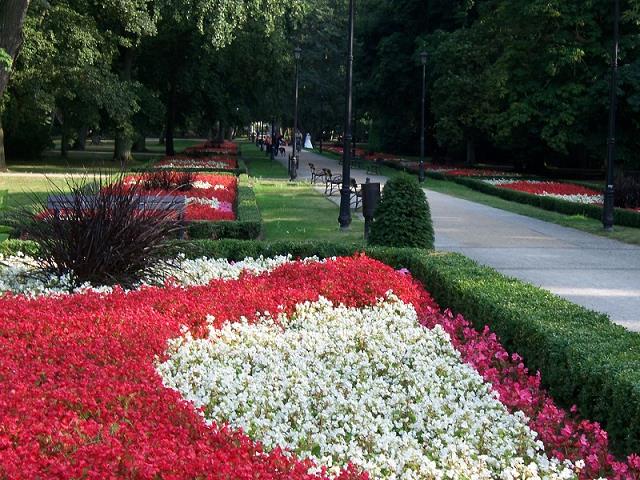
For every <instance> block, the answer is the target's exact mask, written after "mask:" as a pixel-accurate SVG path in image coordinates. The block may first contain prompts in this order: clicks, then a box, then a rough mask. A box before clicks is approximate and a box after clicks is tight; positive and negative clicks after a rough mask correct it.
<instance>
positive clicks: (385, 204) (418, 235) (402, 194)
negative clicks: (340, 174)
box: [369, 175, 433, 248]
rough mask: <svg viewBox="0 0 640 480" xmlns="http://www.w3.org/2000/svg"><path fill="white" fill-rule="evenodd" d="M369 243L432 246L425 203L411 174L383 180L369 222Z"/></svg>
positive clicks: (422, 193)
mask: <svg viewBox="0 0 640 480" xmlns="http://www.w3.org/2000/svg"><path fill="white" fill-rule="evenodd" d="M369 243H370V244H371V245H381V246H387V247H418V248H433V225H432V223H431V212H430V210H429V203H428V202H427V197H426V196H425V194H424V192H423V191H422V189H421V188H420V184H419V183H418V181H417V180H416V179H415V178H414V177H411V176H409V175H400V176H398V177H396V178H393V179H391V180H389V181H388V182H387V184H386V185H385V187H384V190H383V192H382V199H381V200H380V204H379V205H378V208H377V210H376V213H375V218H374V221H373V224H372V225H371V234H370V235H369Z"/></svg>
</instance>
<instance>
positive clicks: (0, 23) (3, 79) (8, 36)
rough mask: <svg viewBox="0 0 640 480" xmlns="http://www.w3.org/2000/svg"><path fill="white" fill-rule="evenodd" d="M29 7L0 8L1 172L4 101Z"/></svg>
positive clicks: (25, 0)
mask: <svg viewBox="0 0 640 480" xmlns="http://www.w3.org/2000/svg"><path fill="white" fill-rule="evenodd" d="M28 7H29V0H5V1H4V2H2V5H1V6H0V170H6V168H7V164H6V159H5V155H4V130H3V128H2V120H1V116H2V115H1V114H2V110H3V108H2V99H3V96H4V91H5V89H6V88H7V83H8V82H9V73H10V71H11V67H12V64H13V61H14V60H15V58H16V56H17V54H18V51H19V50H20V46H21V45H22V25H23V24H24V19H25V16H26V14H27V8H28Z"/></svg>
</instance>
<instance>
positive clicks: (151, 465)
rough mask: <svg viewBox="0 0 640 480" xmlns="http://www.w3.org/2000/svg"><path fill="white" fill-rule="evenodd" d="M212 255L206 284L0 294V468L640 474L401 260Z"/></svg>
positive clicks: (207, 474)
mask: <svg viewBox="0 0 640 480" xmlns="http://www.w3.org/2000/svg"><path fill="white" fill-rule="evenodd" d="M197 262H199V263H197ZM209 262H210V261H208V260H204V259H200V260H197V261H196V263H192V264H189V267H185V268H186V269H187V270H189V271H192V272H193V273H194V274H195V275H196V276H197V272H198V271H199V270H202V271H208V272H217V273H215V274H212V275H210V277H209V280H211V279H212V281H211V283H209V284H207V285H203V286H184V285H172V284H169V285H167V286H166V287H165V288H155V287H143V288H142V289H140V290H138V291H132V292H128V293H126V292H123V291H121V290H119V289H115V290H114V291H112V292H110V293H97V292H92V291H88V292H84V293H79V294H75V295H66V296H58V297H46V296H45V297H39V298H37V299H27V298H24V297H20V296H17V297H16V296H12V295H5V296H4V297H0V352H1V353H0V358H2V360H3V362H2V365H3V370H2V371H1V374H0V387H1V388H0V411H2V412H3V415H4V418H3V422H2V423H0V478H4V477H6V478H14V477H21V478H36V477H37V478H59V477H65V478H70V477H83V476H85V477H87V478H105V477H109V478H132V477H136V478H156V477H158V478H160V477H161V478H199V477H202V478H229V477H232V478H256V477H259V478H288V479H292V478H325V477H327V476H338V477H339V478H366V473H363V472H362V471H361V470H362V469H365V470H366V471H367V472H369V473H370V474H371V475H372V477H373V478H395V477H394V475H395V473H397V472H400V473H401V474H402V476H403V478H416V477H420V478H470V477H473V478H505V479H507V478H532V479H533V478H558V479H560V478H574V477H575V476H576V475H579V476H580V478H585V479H586V478H597V477H598V476H608V477H610V478H619V479H622V478H639V477H638V465H637V464H638V463H639V462H638V461H637V458H636V457H634V456H632V457H630V458H629V460H628V462H627V463H621V462H615V461H614V459H613V457H611V456H609V455H608V453H607V438H606V433H604V432H603V431H602V430H601V429H600V428H599V427H598V426H597V424H593V423H590V422H585V421H582V422H580V421H578V419H577V417H575V416H574V415H573V414H571V413H570V412H564V411H562V410H560V409H558V408H557V407H556V406H555V405H554V404H553V402H552V400H551V399H550V398H549V397H548V395H547V394H546V393H545V392H544V391H543V390H541V389H540V378H539V376H535V375H533V376H532V375H529V373H528V372H527V371H526V369H524V367H523V366H522V364H521V359H520V358H519V357H518V356H515V355H511V356H510V355H508V354H507V352H506V351H505V350H504V348H502V346H501V345H500V344H499V342H498V340H497V338H496V337H495V335H493V334H491V332H490V331H488V330H484V331H483V332H477V331H475V330H473V329H472V328H471V327H470V325H469V324H468V323H467V322H466V321H465V320H464V319H462V318H461V317H453V316H451V315H448V314H447V313H446V312H445V313H444V314H442V313H440V312H439V311H438V309H437V306H436V305H435V303H434V302H433V301H432V300H431V298H430V296H429V295H428V293H427V292H426V291H424V289H423V288H422V287H421V286H420V285H419V284H417V283H416V282H415V281H413V279H412V278H411V276H410V275H407V274H406V272H398V271H394V270H393V269H391V268H390V267H388V266H386V265H384V264H382V263H380V262H377V261H374V260H371V259H369V258H367V257H363V256H358V257H352V258H338V259H333V260H327V261H326V262H324V263H319V262H317V261H313V260H312V261H308V262H291V261H289V259H274V260H273V261H272V262H269V261H266V260H261V261H257V262H254V261H251V260H247V261H246V263H245V264H244V265H245V266H247V267H249V268H250V269H251V270H252V271H253V272H254V274H248V273H241V268H240V267H239V266H238V265H235V266H231V265H230V266H228V267H226V266H225V264H224V263H223V262H220V261H216V262H214V263H211V264H210V263H209ZM227 268H229V269H230V271H229V273H228V275H227V274H225V273H224V272H225V271H226V269H227ZM261 272H263V273H261ZM222 278H228V279H227V280H223V279H222ZM175 281H176V282H182V281H183V280H180V279H178V278H176V280H175ZM184 283H185V284H187V285H188V284H189V283H190V281H189V280H188V279H187V280H186V281H184ZM391 291H392V292H393V295H391V294H390V293H389V292H391ZM257 312H259V313H257ZM266 312H271V313H270V314H269V313H266ZM419 323H422V324H423V325H425V326H426V328H425V327H421V326H420V325H419ZM167 342H169V343H167ZM167 345H169V348H168V350H167ZM399 352H402V354H401V356H400V355H399ZM489 382H490V383H489ZM167 387H171V388H167ZM184 399H186V400H187V401H186V402H185V401H184ZM498 400H500V401H498ZM194 404H195V405H196V406H201V407H202V408H201V409H197V408H196V409H194V408H193V405H194ZM518 411H523V412H524V413H525V415H527V417H528V418H529V419H527V417H525V416H524V415H523V414H521V413H518ZM201 415H203V416H204V417H205V419H206V422H205V421H203V418H202V416H201ZM536 437H538V438H539V439H540V440H542V443H541V442H540V441H539V440H538V439H537V438H536ZM284 447H288V449H289V453H287V452H286V451H285V450H283V448H284ZM548 456H549V457H555V458H556V459H555V460H554V459H553V458H549V457H548ZM565 459H569V460H572V461H573V464H569V463H564V460H565ZM554 472H555V473H554Z"/></svg>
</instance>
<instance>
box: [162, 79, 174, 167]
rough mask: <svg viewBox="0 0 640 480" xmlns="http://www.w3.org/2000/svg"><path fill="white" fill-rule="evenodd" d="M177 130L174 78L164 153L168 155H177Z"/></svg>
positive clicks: (165, 132) (168, 110)
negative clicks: (175, 141) (174, 141)
mask: <svg viewBox="0 0 640 480" xmlns="http://www.w3.org/2000/svg"><path fill="white" fill-rule="evenodd" d="M175 128H176V81H175V78H174V77H173V76H171V77H170V79H169V101H168V102H167V125H166V128H165V130H164V134H165V138H164V152H165V154H166V155H175V154H176V150H175V146H174V143H173V137H174V136H175Z"/></svg>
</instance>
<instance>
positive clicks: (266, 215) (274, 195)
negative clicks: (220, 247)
mask: <svg viewBox="0 0 640 480" xmlns="http://www.w3.org/2000/svg"><path fill="white" fill-rule="evenodd" d="M255 191H256V197H257V200H258V207H259V208H260V213H261V214H262V221H263V222H264V237H265V240H268V241H274V240H327V241H333V242H348V243H360V244H363V245H364V240H363V235H364V221H363V220H360V219H358V218H355V217H354V218H353V223H352V224H351V229H350V230H349V231H348V232H341V231H340V228H339V226H338V210H339V209H338V206H337V205H336V204H335V203H333V202H331V201H330V200H328V199H326V198H325V197H324V195H322V194H321V193H318V192H317V191H316V190H314V189H313V188H312V187H311V186H309V185H304V184H298V183H289V182H283V181H280V182H277V181H267V180H263V181H257V182H256V184H255Z"/></svg>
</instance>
